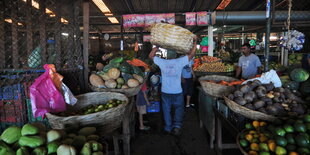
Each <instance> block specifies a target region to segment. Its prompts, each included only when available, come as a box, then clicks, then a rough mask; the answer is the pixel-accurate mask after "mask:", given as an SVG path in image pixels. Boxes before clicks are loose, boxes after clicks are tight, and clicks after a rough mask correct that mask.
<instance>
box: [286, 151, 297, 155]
mask: <svg viewBox="0 0 310 155" xmlns="http://www.w3.org/2000/svg"><path fill="white" fill-rule="evenodd" d="M288 155H299V154H298V153H297V152H290V153H289V154H288Z"/></svg>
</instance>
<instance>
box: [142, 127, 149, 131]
mask: <svg viewBox="0 0 310 155" xmlns="http://www.w3.org/2000/svg"><path fill="white" fill-rule="evenodd" d="M150 129H151V128H150V127H149V126H144V128H140V130H141V131H148V130H150Z"/></svg>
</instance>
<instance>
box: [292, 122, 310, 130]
mask: <svg viewBox="0 0 310 155" xmlns="http://www.w3.org/2000/svg"><path fill="white" fill-rule="evenodd" d="M294 129H295V131H296V132H306V131H307V128H306V126H305V125H304V124H302V123H295V124H294Z"/></svg>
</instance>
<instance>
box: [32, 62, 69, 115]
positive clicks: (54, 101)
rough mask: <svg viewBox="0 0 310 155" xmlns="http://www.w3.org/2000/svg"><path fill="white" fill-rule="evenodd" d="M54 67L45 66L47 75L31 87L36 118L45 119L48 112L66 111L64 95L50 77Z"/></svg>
mask: <svg viewBox="0 0 310 155" xmlns="http://www.w3.org/2000/svg"><path fill="white" fill-rule="evenodd" d="M52 66H53V65H44V69H45V73H43V74H42V75H41V76H39V77H38V78H37V79H36V80H35V82H34V83H33V84H32V85H31V86H30V99H31V106H32V113H33V116H34V117H35V118H37V117H39V116H41V117H42V118H44V116H45V114H46V113H48V112H62V111H65V110H66V103H65V100H64V97H63V95H62V93H61V92H60V91H59V90H58V89H57V87H56V86H55V85H54V83H53V80H52V78H51V76H50V72H51V70H52V68H51V67H52Z"/></svg>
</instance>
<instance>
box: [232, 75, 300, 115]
mask: <svg viewBox="0 0 310 155" xmlns="http://www.w3.org/2000/svg"><path fill="white" fill-rule="evenodd" d="M298 95H299V93H297V92H295V93H294V92H292V91H291V90H290V89H288V88H282V87H280V88H275V87H274V85H273V84H272V83H270V84H261V82H260V81H258V80H254V81H253V82H248V83H247V84H245V85H242V86H240V88H238V89H237V90H236V91H235V92H234V93H232V94H230V95H228V98H229V99H230V100H233V101H234V102H235V103H237V104H239V105H242V106H244V107H246V108H248V109H251V110H256V111H259V112H262V113H265V114H268V115H273V116H287V115H291V116H295V115H301V114H305V113H306V109H305V106H304V103H305V102H304V101H303V100H302V99H301V97H300V96H298Z"/></svg>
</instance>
